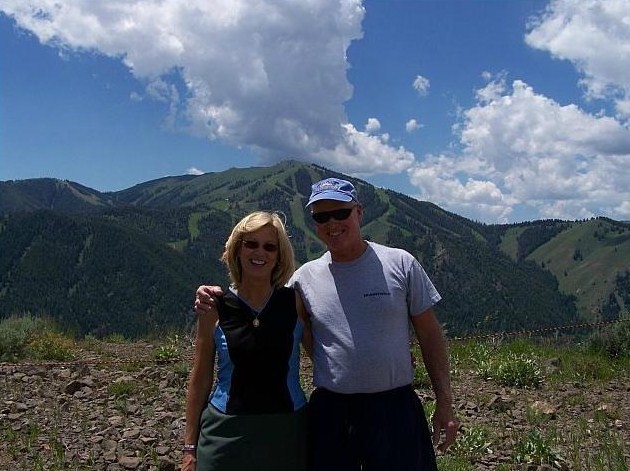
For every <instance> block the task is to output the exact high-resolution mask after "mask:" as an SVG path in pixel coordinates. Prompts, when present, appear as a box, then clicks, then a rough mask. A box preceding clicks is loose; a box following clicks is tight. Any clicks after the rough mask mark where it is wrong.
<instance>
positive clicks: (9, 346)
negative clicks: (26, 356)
mask: <svg viewBox="0 0 630 471" xmlns="http://www.w3.org/2000/svg"><path fill="white" fill-rule="evenodd" d="M36 329H37V319H35V318H34V317H32V316H31V315H30V314H27V315H24V316H11V317H9V318H7V319H3V320H2V321H1V322H0V361H15V360H17V359H18V358H20V357H22V356H23V353H24V349H25V347H26V345H27V343H28V341H29V338H30V337H31V335H32V334H33V332H34V331H35V330H36Z"/></svg>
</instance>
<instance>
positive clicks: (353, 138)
mask: <svg viewBox="0 0 630 471" xmlns="http://www.w3.org/2000/svg"><path fill="white" fill-rule="evenodd" d="M343 132H344V138H343V140H342V141H341V142H340V143H339V144H337V146H335V148H334V149H331V150H328V149H326V150H322V151H320V152H319V153H318V154H317V155H316V157H317V160H318V161H320V162H322V163H323V164H324V165H332V164H336V165H338V166H340V167H341V168H344V169H346V171H347V172H348V173H351V174H353V175H357V176H360V175H367V174H370V173H376V172H378V173H400V172H402V171H404V170H406V169H408V168H409V167H410V166H411V165H412V164H413V162H414V155H413V153H411V152H409V151H408V150H406V149H405V148H404V147H402V146H400V147H398V148H394V147H392V146H389V145H387V142H388V141H389V135H388V134H382V135H377V136H374V135H370V134H368V133H366V132H361V131H358V130H357V129H355V127H354V126H353V125H352V124H346V125H344V126H343Z"/></svg>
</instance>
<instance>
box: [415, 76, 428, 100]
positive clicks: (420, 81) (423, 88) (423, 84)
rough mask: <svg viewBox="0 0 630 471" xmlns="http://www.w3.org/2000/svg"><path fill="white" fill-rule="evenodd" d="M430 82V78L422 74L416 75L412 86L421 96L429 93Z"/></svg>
mask: <svg viewBox="0 0 630 471" xmlns="http://www.w3.org/2000/svg"><path fill="white" fill-rule="evenodd" d="M430 85H431V84H430V82H429V79H428V78H425V77H423V76H422V75H418V76H416V78H415V79H414V81H413V84H412V87H413V88H414V90H415V91H417V92H418V94H419V95H420V96H426V95H428V93H429V86H430Z"/></svg>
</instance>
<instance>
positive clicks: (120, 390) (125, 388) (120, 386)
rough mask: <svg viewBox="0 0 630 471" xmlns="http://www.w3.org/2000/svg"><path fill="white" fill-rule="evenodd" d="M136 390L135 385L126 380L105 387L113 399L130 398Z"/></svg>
mask: <svg viewBox="0 0 630 471" xmlns="http://www.w3.org/2000/svg"><path fill="white" fill-rule="evenodd" d="M136 390H137V386H136V383H134V382H133V381H127V380H121V381H116V382H114V383H111V384H110V385H109V386H107V391H108V392H109V394H111V395H112V396H114V397H115V398H122V397H129V396H132V395H133V394H135V393H136Z"/></svg>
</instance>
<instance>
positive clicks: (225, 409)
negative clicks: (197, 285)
mask: <svg viewBox="0 0 630 471" xmlns="http://www.w3.org/2000/svg"><path fill="white" fill-rule="evenodd" d="M221 260H222V261H223V262H224V263H225V264H226V266H227V268H228V271H229V275H230V280H231V283H232V284H231V286H230V287H229V289H227V290H225V291H224V292H225V295H224V296H222V297H220V298H216V299H215V300H214V301H215V302H214V305H213V307H212V308H211V309H210V310H209V311H208V310H204V311H201V310H198V314H199V316H198V321H197V335H196V342H195V360H194V364H193V368H192V372H191V376H190V381H189V384H188V394H187V398H186V432H185V443H184V459H183V465H182V470H186V471H194V470H197V471H202V470H203V471H241V470H248V469H251V470H254V469H255V470H260V471H264V470H270V471H271V470H273V471H282V470H286V471H299V470H303V469H305V466H306V465H305V463H306V451H305V447H306V438H305V433H306V411H305V406H306V397H305V395H304V392H303V391H302V388H301V386H300V382H299V357H300V346H299V342H300V341H302V344H303V345H304V347H305V348H306V350H307V351H308V352H310V343H311V338H310V330H309V329H308V324H307V323H308V320H307V317H306V314H305V310H304V307H303V304H302V300H301V298H300V296H299V294H298V293H297V292H296V291H295V290H293V289H292V288H286V287H285V286H284V285H285V284H286V282H287V281H288V279H289V278H290V276H291V275H292V273H293V270H294V262H293V248H292V247H291V243H290V242H289V238H288V236H287V233H286V230H285V228H284V224H283V223H282V220H281V219H280V218H279V217H278V215H277V214H274V213H267V212H254V213H252V214H249V215H248V216H246V217H244V218H243V219H242V220H241V221H240V222H239V223H238V224H237V225H236V226H235V227H234V229H233V230H232V234H231V235H230V237H229V238H228V240H227V242H226V244H225V251H224V253H223V256H222V257H221ZM196 304H198V301H197V303H196ZM305 327H306V328H305ZM215 360H216V361H217V380H216V383H215V384H214V388H212V386H213V382H214V378H213V376H214V365H215ZM211 390H212V391H211Z"/></svg>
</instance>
